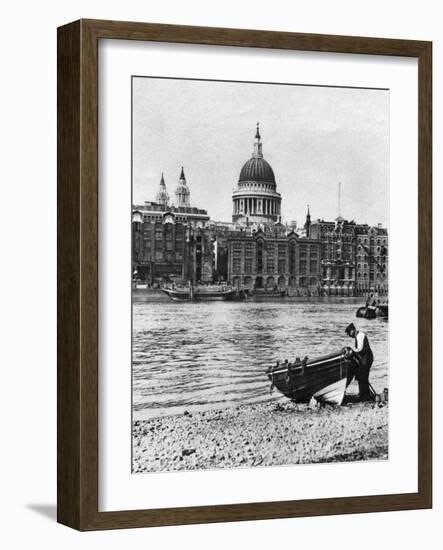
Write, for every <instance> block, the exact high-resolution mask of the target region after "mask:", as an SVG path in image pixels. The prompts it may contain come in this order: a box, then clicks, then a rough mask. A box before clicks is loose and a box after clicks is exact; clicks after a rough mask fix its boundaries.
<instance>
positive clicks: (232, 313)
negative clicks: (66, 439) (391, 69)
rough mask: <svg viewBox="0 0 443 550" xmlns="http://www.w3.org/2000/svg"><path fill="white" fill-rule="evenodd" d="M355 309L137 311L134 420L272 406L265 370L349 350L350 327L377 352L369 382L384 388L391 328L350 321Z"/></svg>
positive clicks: (234, 306)
mask: <svg viewBox="0 0 443 550" xmlns="http://www.w3.org/2000/svg"><path fill="white" fill-rule="evenodd" d="M355 310H356V306H355V305H353V304H324V303H313V304H308V303H294V302H286V303H285V302H278V303H272V302H269V303H252V302H249V303H247V304H245V303H238V302H233V303H230V302H211V303H200V304H189V303H183V304H181V303H172V302H171V303H157V304H156V303H153V304H147V303H136V304H134V309H133V321H134V322H133V370H132V376H133V391H134V394H133V405H134V419H137V418H149V417H156V416H163V415H168V414H177V413H180V412H183V411H184V410H185V409H187V410H190V411H191V410H207V409H211V408H221V407H226V406H230V405H233V404H239V403H258V402H261V401H266V400H269V399H275V398H277V397H278V396H277V395H276V394H274V395H273V396H271V395H270V393H269V382H268V380H267V378H266V376H265V375H264V370H265V369H266V367H267V366H268V365H270V364H272V363H275V361H277V360H284V359H289V360H291V359H294V358H295V357H296V356H299V357H304V356H305V355H307V356H309V357H315V356H318V355H323V354H325V353H330V352H331V351H334V350H336V349H339V348H341V347H342V346H344V345H349V343H350V342H351V341H350V340H349V338H347V337H346V336H345V334H344V328H345V327H346V326H347V324H348V323H349V322H351V321H354V322H355V324H356V325H357V326H358V327H359V328H361V329H362V330H364V331H365V332H367V334H368V337H369V339H370V343H371V347H372V349H373V351H374V357H375V360H374V365H373V367H372V370H371V382H372V383H373V385H374V386H375V387H376V388H377V389H380V390H381V389H382V388H383V387H384V386H387V385H388V383H387V382H388V323H386V322H385V321H384V320H379V319H375V320H371V321H368V320H365V319H358V320H356V319H355Z"/></svg>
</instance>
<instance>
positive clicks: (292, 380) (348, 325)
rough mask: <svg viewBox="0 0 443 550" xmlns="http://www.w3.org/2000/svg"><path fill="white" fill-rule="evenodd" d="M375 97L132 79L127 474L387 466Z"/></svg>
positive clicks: (379, 110)
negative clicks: (376, 463) (300, 466)
mask: <svg viewBox="0 0 443 550" xmlns="http://www.w3.org/2000/svg"><path fill="white" fill-rule="evenodd" d="M389 100H390V95H389V90H388V89H369V88H349V87H334V86H314V85H310V84H309V83H303V82H301V83H300V84H297V85H296V84H287V83H284V82H282V83H261V82H240V81H215V80H193V79H179V78H165V77H156V76H150V75H140V76H133V77H132V143H131V144H128V147H131V151H132V204H131V205H130V204H129V203H128V211H129V208H131V214H132V215H131V223H132V245H131V246H132V251H131V257H132V265H131V266H128V269H131V279H132V288H131V291H132V374H131V375H132V473H133V474H149V473H152V472H174V471H192V470H215V469H221V468H239V467H243V468H245V467H247V468H252V467H258V466H260V467H272V466H283V465H296V464H321V463H330V462H355V461H384V460H388V459H389V445H388V442H389V404H388V403H389V322H388V318H389V187H390V175H389Z"/></svg>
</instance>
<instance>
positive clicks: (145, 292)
mask: <svg viewBox="0 0 443 550" xmlns="http://www.w3.org/2000/svg"><path fill="white" fill-rule="evenodd" d="M132 301H133V302H134V303H143V302H147V303H150V302H153V303H157V302H170V301H171V299H170V298H169V297H168V296H167V295H166V294H165V293H164V292H162V291H161V290H160V289H157V288H133V289H132ZM248 301H251V302H264V301H271V302H299V303H327V304H359V305H362V304H363V303H364V301H365V298H364V297H362V296H352V297H348V296H284V297H282V298H280V297H278V296H276V297H269V296H260V295H252V296H250V297H249V298H248Z"/></svg>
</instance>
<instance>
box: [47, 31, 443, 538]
mask: <svg viewBox="0 0 443 550" xmlns="http://www.w3.org/2000/svg"><path fill="white" fill-rule="evenodd" d="M100 39H116V40H121V39H124V40H140V41H160V42H173V43H183V44H206V45H224V46H238V47H252V48H273V49H275V48H278V49H286V50H304V51H311V52H336V53H347V54H371V55H380V56H405V57H414V58H417V59H418V67H419V75H418V87H419V111H418V112H419V120H418V128H419V130H418V136H419V143H418V154H419V166H418V191H419V198H418V207H419V212H418V216H419V235H418V239H419V247H418V254H419V261H418V265H419V274H418V276H419V279H418V280H419V304H418V311H419V323H418V324H419V362H418V365H419V367H418V368H419V380H418V404H419V410H418V455H419V456H418V491H417V492H416V493H410V494H387V495H377V496H358V497H346V498H324V499H316V500H294V501H281V502H255V503H247V504H230V505H217V506H196V507H184V508H165V509H145V510H136V511H124V510H122V511H118V512H99V511H98V477H99V476H98V467H99V464H98V221H97V219H98V216H97V212H98V183H97V182H98V124H97V117H98V42H99V40H100ZM431 72H432V44H431V43H430V42H422V41H410V40H393V39H381V38H362V37H350V36H328V35H314V34H298V33H287V32H269V31H265V32H264V31H256V30H239V29H225V28H207V27H190V26H176V25H159V24H147V23H133V22H117V21H98V20H80V21H76V22H73V23H70V24H68V25H65V26H62V27H60V28H59V29H58V460H57V463H58V481H57V487H58V521H59V522H60V523H63V524H65V525H68V526H70V527H73V528H75V529H79V530H96V529H112V528H131V527H147V526H160V525H177V524H191V523H209V522H226V521H244V520H256V519H272V518H288V517H298V516H317V515H331V514H345V513H362V512H376V511H390V510H408V509H419V508H430V507H431V506H432V416H431V413H432V401H431V398H432V373H431V360H432V302H431V300H432V214H431V207H432V175H431V170H432V156H431V155H432V153H431V144H432V104H431V100H432V82H431Z"/></svg>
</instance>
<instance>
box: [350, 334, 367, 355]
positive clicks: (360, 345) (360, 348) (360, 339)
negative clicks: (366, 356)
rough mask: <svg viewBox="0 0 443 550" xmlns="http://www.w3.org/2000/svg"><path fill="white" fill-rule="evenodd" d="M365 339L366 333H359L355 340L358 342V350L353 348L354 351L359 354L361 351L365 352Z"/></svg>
mask: <svg viewBox="0 0 443 550" xmlns="http://www.w3.org/2000/svg"><path fill="white" fill-rule="evenodd" d="M365 337H366V334H365V333H364V332H360V331H358V332H357V334H356V336H355V339H356V341H357V347H356V348H353V350H354V351H355V352H357V353H360V352H361V351H363V345H364V343H365Z"/></svg>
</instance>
